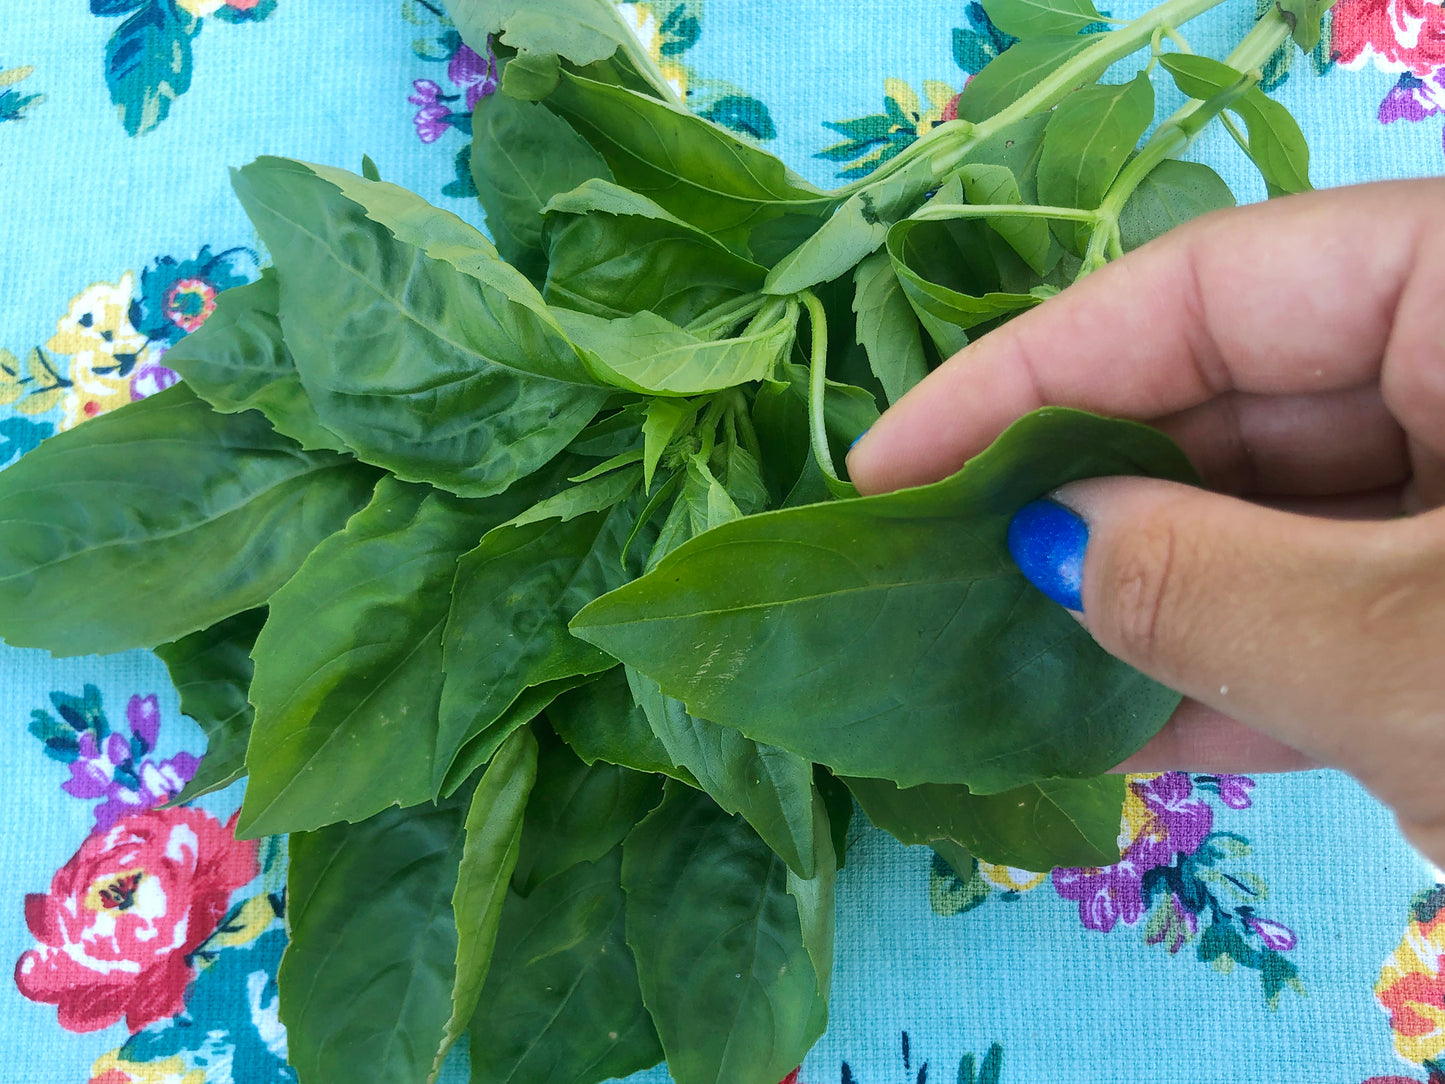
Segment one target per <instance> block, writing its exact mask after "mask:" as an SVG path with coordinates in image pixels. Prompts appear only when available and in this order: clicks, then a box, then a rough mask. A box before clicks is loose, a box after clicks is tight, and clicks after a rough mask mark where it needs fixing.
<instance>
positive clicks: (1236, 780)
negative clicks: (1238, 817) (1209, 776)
mask: <svg viewBox="0 0 1445 1084" xmlns="http://www.w3.org/2000/svg"><path fill="white" fill-rule="evenodd" d="M1215 778H1216V779H1217V780H1218V781H1219V800H1220V801H1221V802H1223V803H1224V804H1225V805H1227V806H1229V808H1230V809H1248V808H1249V807H1250V805H1251V804H1252V803H1253V801H1254V799H1253V798H1251V797H1250V794H1249V792H1250V791H1252V790H1253V789H1254V780H1253V779H1251V778H1250V777H1249V776H1247V775H1219V776H1215Z"/></svg>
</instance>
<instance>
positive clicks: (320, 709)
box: [238, 477, 504, 836]
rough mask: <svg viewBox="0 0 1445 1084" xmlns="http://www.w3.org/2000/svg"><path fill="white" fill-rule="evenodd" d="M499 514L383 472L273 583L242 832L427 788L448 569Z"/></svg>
mask: <svg viewBox="0 0 1445 1084" xmlns="http://www.w3.org/2000/svg"><path fill="white" fill-rule="evenodd" d="M498 511H499V510H498V509H497V508H496V506H495V504H494V503H493V502H487V501H466V500H462V499H461V498H458V497H454V496H452V495H451V494H449V493H443V492H441V491H440V490H436V489H432V488H431V487H430V486H419V485H413V484H411V483H408V482H399V481H397V480H396V479H395V478H390V477H387V478H383V479H382V480H381V482H380V484H378V485H377V487H376V495H375V497H373V499H372V501H371V503H370V504H369V505H367V507H366V508H364V509H363V510H362V511H360V512H358V513H357V514H356V515H355V516H353V517H352V519H351V522H350V523H348V524H347V525H346V529H345V530H343V531H340V532H339V533H337V534H334V535H332V536H331V537H330V538H328V539H326V540H325V541H324V542H322V543H321V545H319V546H318V547H317V548H316V550H315V552H314V553H312V554H311V556H310V557H308V558H307V559H306V563H305V564H303V565H302V566H301V568H300V570H299V571H298V572H297V573H296V575H295V576H294V577H293V578H292V579H291V581H290V582H289V583H287V584H285V585H284V586H283V587H282V588H281V589H280V590H279V591H277V592H276V594H275V595H274V596H273V597H272V599H271V616H270V619H269V620H268V621H267V622H266V627H265V628H264V629H263V630H262V631H261V635H260V636H259V637H258V638H257V640H256V647H255V650H254V652H253V657H254V658H255V660H256V676H255V678H254V679H253V680H252V683H251V693H250V696H251V702H252V703H253V704H255V705H256V723H255V726H254V727H253V728H252V731H251V747H250V751H249V752H248V754H247V767H248V768H249V770H250V774H251V779H250V782H249V784H248V785H247V787H246V798H245V802H244V804H243V806H242V809H241V818H240V822H239V824H238V830H239V831H241V832H243V833H245V834H247V835H251V836H262V835H271V834H275V833H278V832H295V831H303V830H306V829H311V828H319V827H321V826H322V825H325V824H331V823H333V822H335V821H339V820H346V821H359V820H364V819H365V818H366V817H369V816H371V815H372V814H373V813H377V812H380V811H381V810H382V809H385V808H386V807H387V806H389V805H393V804H397V805H403V806H407V805H416V804H417V803H419V802H424V801H427V800H428V799H430V798H431V796H432V793H433V788H432V754H433V751H434V750H435V748H436V741H437V738H436V735H437V712H438V705H439V703H440V699H441V692H442V674H441V662H442V626H443V624H444V622H445V621H446V617H447V611H448V607H449V605H450V602H451V585H452V578H453V575H454V574H455V571H456V567H457V558H458V556H459V555H460V554H461V553H463V552H464V551H465V550H466V548H467V547H468V546H469V545H470V544H471V543H472V541H473V540H474V539H475V538H476V537H477V536H478V535H480V534H482V533H483V532H484V531H486V530H487V528H488V527H489V526H491V525H492V524H493V523H495V522H496V519H497V516H498ZM503 514H504V513H503Z"/></svg>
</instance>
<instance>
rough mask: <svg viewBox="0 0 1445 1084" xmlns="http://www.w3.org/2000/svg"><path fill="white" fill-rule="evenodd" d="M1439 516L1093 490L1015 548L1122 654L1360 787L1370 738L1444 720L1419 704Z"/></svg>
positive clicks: (1034, 578) (1436, 633)
mask: <svg viewBox="0 0 1445 1084" xmlns="http://www.w3.org/2000/svg"><path fill="white" fill-rule="evenodd" d="M1431 518H1432V517H1429V516H1422V517H1418V518H1417V519H1416V520H1396V521H1385V522H1346V521H1339V520H1330V519H1322V518H1315V517H1310V516H1302V515H1296V514H1292V513H1288V512H1281V511H1276V510H1273V509H1269V508H1264V507H1261V506H1259V505H1255V504H1250V503H1248V502H1245V501H1242V500H1238V499H1236V498H1232V497H1226V496H1222V495H1219V494H1215V493H1210V492H1206V491H1204V490H1199V489H1193V488H1190V487H1188V486H1182V485H1176V484H1174V483H1170V482H1163V481H1156V480H1151V479H1143V478H1098V479H1091V480H1089V481H1085V482H1076V483H1073V484H1070V485H1067V486H1064V487H1063V488H1062V489H1060V490H1058V491H1057V492H1056V493H1054V494H1053V495H1052V498H1051V500H1049V501H1041V502H1035V504H1032V505H1029V506H1028V507H1027V508H1025V509H1024V510H1022V511H1021V512H1020V513H1019V514H1018V515H1017V516H1016V517H1015V519H1014V521H1013V523H1012V524H1011V526H1010V530H1009V547H1010V550H1011V551H1012V552H1013V554H1014V557H1015V560H1016V561H1017V562H1018V563H1019V566H1020V568H1021V570H1022V571H1023V572H1024V575H1025V576H1026V577H1027V578H1028V579H1029V580H1030V581H1031V582H1032V583H1034V585H1035V586H1037V587H1039V588H1040V589H1041V590H1043V591H1044V593H1045V594H1048V595H1049V596H1050V597H1051V598H1054V599H1055V600H1056V601H1059V602H1062V603H1063V604H1064V605H1066V606H1068V607H1069V608H1071V609H1074V610H1080V609H1082V615H1081V619H1082V621H1083V623H1084V625H1085V626H1086V627H1087V628H1088V630H1089V632H1090V634H1091V635H1092V636H1093V637H1094V639H1095V640H1097V641H1098V643H1099V644H1100V645H1101V646H1102V647H1103V648H1104V649H1105V650H1107V651H1109V652H1110V653H1111V654H1113V655H1115V656H1117V657H1118V658H1120V659H1122V660H1124V661H1125V662H1127V663H1130V664H1131V665H1133V666H1134V667H1136V668H1137V669H1139V670H1142V671H1143V672H1144V673H1146V674H1149V675H1150V676H1151V677H1153V678H1155V679H1156V680H1158V681H1160V682H1162V683H1163V684H1165V685H1168V686H1170V687H1171V688H1173V689H1175V690H1177V691H1179V692H1181V693H1183V694H1185V695H1186V696H1189V697H1192V698H1194V699H1195V700H1198V701H1201V702H1202V703H1204V704H1206V705H1208V706H1210V707H1212V708H1214V709H1215V710H1217V711H1219V712H1221V713H1223V714H1225V715H1228V716H1231V717H1232V718H1234V719H1237V720H1239V721H1240V722H1243V723H1245V724H1247V725H1249V726H1251V727H1253V728H1254V729H1256V730H1258V731H1260V732H1262V733H1264V734H1267V735H1269V736H1270V737H1273V738H1276V739H1278V740H1279V741H1281V742H1284V743H1286V744H1288V745H1291V746H1293V747H1294V748H1296V749H1299V750H1301V751H1303V752H1305V753H1308V754H1310V755H1312V756H1314V757H1315V758H1317V759H1318V760H1320V761H1322V762H1324V763H1328V764H1335V765H1337V766H1341V767H1347V768H1350V769H1352V770H1356V771H1358V770H1359V769H1361V768H1364V767H1366V765H1365V764H1363V763H1361V757H1362V749H1361V746H1362V743H1364V742H1369V741H1377V740H1378V737H1375V738H1372V737H1371V736H1370V735H1371V732H1372V724H1373V723H1375V722H1376V721H1379V720H1381V719H1382V718H1383V717H1385V716H1390V715H1394V716H1396V717H1403V718H1406V719H1408V718H1411V717H1412V712H1414V713H1417V714H1414V715H1413V717H1414V718H1416V719H1421V718H1424V717H1425V715H1426V713H1427V712H1428V714H1430V715H1434V714H1435V713H1436V712H1438V710H1439V708H1438V705H1435V704H1431V705H1429V707H1428V709H1427V708H1426V707H1425V705H1423V704H1418V703H1413V702H1412V700H1411V698H1412V697H1415V698H1419V697H1420V696H1422V695H1424V694H1425V693H1426V692H1427V690H1428V687H1430V686H1437V687H1438V685H1439V681H1438V680H1437V679H1435V678H1427V676H1426V673H1425V668H1424V659H1423V656H1424V655H1425V654H1427V653H1428V652H1427V650H1426V648H1425V645H1427V644H1431V643H1433V644H1435V645H1437V647H1438V645H1439V644H1440V643H1441V642H1442V641H1441V635H1442V632H1445V629H1442V628H1441V627H1440V626H1441V623H1442V622H1441V618H1440V612H1441V610H1442V609H1445V607H1442V605H1441V603H1442V602H1445V590H1442V589H1441V585H1440V583H1439V581H1440V579H1441V575H1440V572H1439V569H1440V567H1441V566H1442V565H1445V561H1442V560H1441V555H1442V551H1445V546H1440V545H1438V544H1435V543H1432V542H1431V541H1430V538H1429V536H1430V534H1431V532H1430V531H1429V530H1422V529H1421V528H1422V527H1426V528H1428V527H1431V526H1434V525H1433V524H1426V522H1425V521H1426V520H1427V519H1431ZM1433 533H1434V534H1435V535H1439V534H1440V532H1439V531H1438V530H1435V531H1434V532H1433ZM1431 599H1433V601H1429V600H1431ZM1364 759H1365V760H1368V759H1370V758H1369V757H1368V756H1365V758H1364Z"/></svg>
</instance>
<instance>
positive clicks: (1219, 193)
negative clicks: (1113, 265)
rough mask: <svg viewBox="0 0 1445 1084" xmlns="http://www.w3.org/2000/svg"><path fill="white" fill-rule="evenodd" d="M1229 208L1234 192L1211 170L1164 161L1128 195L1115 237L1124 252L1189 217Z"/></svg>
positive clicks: (1194, 163) (1180, 223) (1165, 231)
mask: <svg viewBox="0 0 1445 1084" xmlns="http://www.w3.org/2000/svg"><path fill="white" fill-rule="evenodd" d="M1233 206H1234V193H1233V192H1231V191H1230V190H1229V185H1227V184H1225V183H1224V179H1223V178H1222V177H1220V176H1219V174H1217V173H1215V172H1214V170H1212V169H1210V168H1209V167H1208V166H1205V165H1200V164H1199V163H1198V162H1181V161H1179V160H1178V159H1174V158H1169V159H1165V160H1164V161H1163V162H1160V163H1159V164H1158V165H1157V166H1155V167H1154V168H1153V169H1151V170H1150V171H1149V172H1148V174H1147V175H1146V176H1145V177H1144V179H1143V180H1142V181H1140V182H1139V186H1138V187H1137V188H1135V189H1134V191H1133V192H1131V193H1130V194H1129V198H1128V200H1127V201H1125V203H1124V207H1123V209H1122V210H1121V211H1120V212H1119V238H1120V241H1121V243H1122V244H1123V246H1124V250H1125V251H1126V252H1127V251H1130V250H1132V249H1136V248H1138V247H1139V246H1140V245H1142V244H1144V243H1145V242H1147V241H1152V240H1153V239H1154V238H1156V237H1159V236H1161V235H1162V234H1165V233H1167V232H1168V231H1170V230H1172V229H1174V228H1175V227H1176V226H1182V225H1183V224H1184V223H1185V222H1188V221H1189V220H1190V219H1191V218H1198V217H1199V216H1200V215H1203V214H1208V213H1209V212H1210V211H1217V210H1220V209H1221V208H1224V207H1233Z"/></svg>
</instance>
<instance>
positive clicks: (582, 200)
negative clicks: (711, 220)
mask: <svg viewBox="0 0 1445 1084" xmlns="http://www.w3.org/2000/svg"><path fill="white" fill-rule="evenodd" d="M547 211H548V214H549V215H550V216H551V225H550V227H549V229H548V231H547V234H546V244H547V250H548V265H547V285H546V289H545V295H546V298H547V301H548V302H549V303H551V304H554V305H561V306H565V307H566V308H570V309H577V310H578V311H580V312H588V313H592V314H593V315H594V316H630V315H631V314H633V313H636V312H641V311H643V310H650V311H652V312H655V313H657V314H658V315H659V316H663V317H666V318H667V319H668V320H671V321H672V322H673V323H675V324H687V323H690V322H691V321H693V320H695V319H697V318H699V317H704V316H706V315H708V314H709V313H711V312H712V311H714V310H715V309H717V308H718V307H720V306H721V305H722V304H723V303H725V302H727V301H730V300H732V299H733V298H737V297H741V296H743V295H744V294H748V293H752V292H754V291H756V290H758V289H759V288H760V287H761V286H762V284H763V277H764V275H765V274H766V272H765V271H764V269H763V268H762V267H760V266H758V265H757V264H756V263H753V262H752V261H751V260H749V259H746V258H745V257H743V256H739V255H738V254H737V253H735V252H733V251H731V250H730V249H728V248H726V247H725V246H723V245H721V244H719V243H718V242H717V241H716V240H715V239H714V238H713V237H712V236H711V235H710V234H707V233H705V232H703V231H702V230H700V229H698V228H697V227H696V226H692V225H689V224H688V223H686V222H684V221H682V220H681V219H680V218H677V217H675V216H674V215H671V214H669V213H668V212H667V211H665V210H664V209H663V208H662V207H660V206H659V205H658V204H656V203H654V202H653V201H652V200H650V199H647V198H646V197H645V196H640V195H638V194H637V193H635V192H631V191H629V190H628V189H625V188H620V187H618V186H617V185H614V184H608V183H605V182H601V181H589V182H588V183H586V184H584V185H582V186H581V187H579V188H577V189H576V190H574V191H572V192H566V193H563V194H562V195H560V196H558V197H557V198H555V199H553V200H552V202H551V203H550V204H548V207H547Z"/></svg>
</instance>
